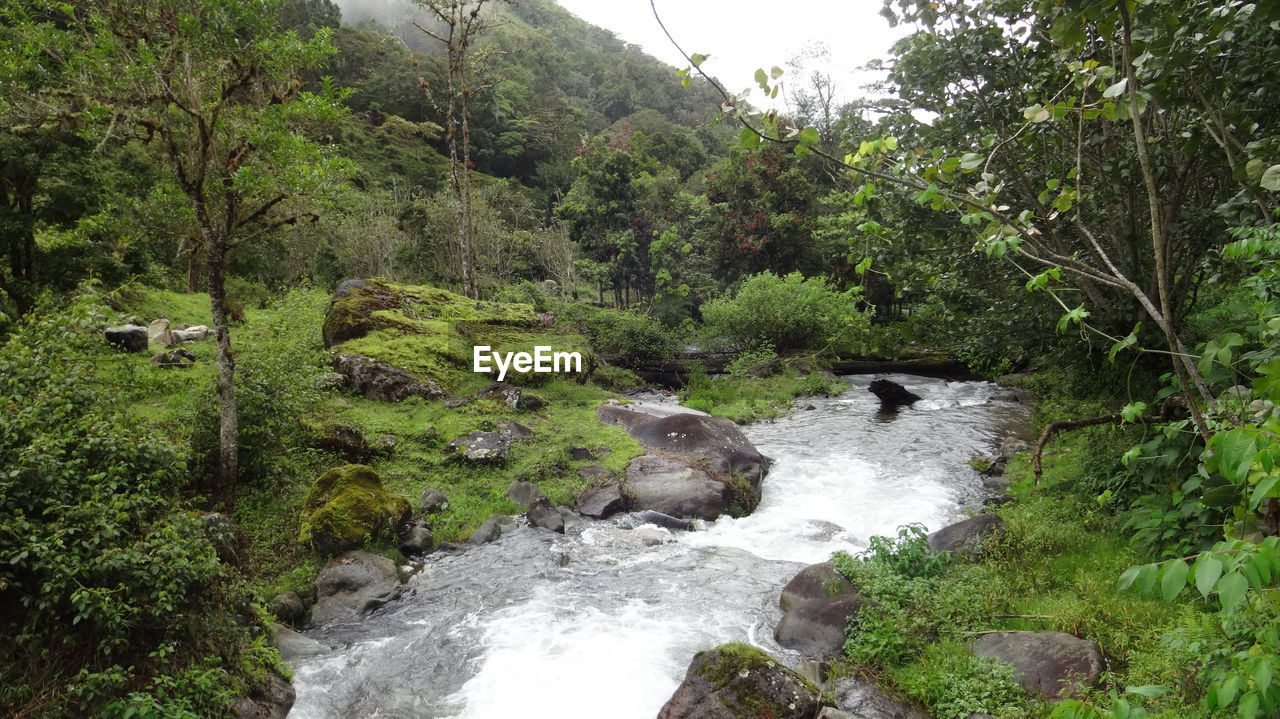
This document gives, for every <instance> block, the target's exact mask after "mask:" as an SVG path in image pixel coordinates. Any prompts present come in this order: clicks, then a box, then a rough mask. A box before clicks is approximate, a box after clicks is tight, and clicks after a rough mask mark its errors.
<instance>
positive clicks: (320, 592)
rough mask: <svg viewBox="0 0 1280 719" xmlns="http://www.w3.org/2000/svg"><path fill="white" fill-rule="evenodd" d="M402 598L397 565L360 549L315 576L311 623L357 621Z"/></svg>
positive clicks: (332, 563)
mask: <svg viewBox="0 0 1280 719" xmlns="http://www.w3.org/2000/svg"><path fill="white" fill-rule="evenodd" d="M398 596H400V576H399V574H397V573H396V565H395V562H392V561H391V560H390V559H387V558H386V557H384V556H382V555H379V554H374V553H372V552H366V551H363V550H357V551H354V552H347V553H346V554H343V555H342V556H340V557H337V558H335V559H333V560H331V561H330V562H329V563H328V564H326V565H324V567H323V568H322V569H321V570H320V573H319V574H318V575H316V605H315V606H314V607H312V608H311V623H312V624H314V625H316V626H320V625H323V624H328V623H329V622H332V621H335V620H340V619H355V618H356V617H358V616H360V615H361V614H363V613H364V612H367V611H370V610H373V609H377V608H378V607H380V606H382V605H383V604H386V603H387V602H389V601H391V600H393V599H395V598H396V597H398Z"/></svg>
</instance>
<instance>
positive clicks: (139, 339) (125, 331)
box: [102, 325, 147, 352]
mask: <svg viewBox="0 0 1280 719" xmlns="http://www.w3.org/2000/svg"><path fill="white" fill-rule="evenodd" d="M102 336H103V337H104V338H105V339H106V340H107V344H109V345H111V346H112V347H115V348H117V349H121V350H124V351H125V352H146V351H147V328H146V327H140V326H138V325H122V326H120V327H109V328H107V329H106V330H105V331H104V332H103V333H102Z"/></svg>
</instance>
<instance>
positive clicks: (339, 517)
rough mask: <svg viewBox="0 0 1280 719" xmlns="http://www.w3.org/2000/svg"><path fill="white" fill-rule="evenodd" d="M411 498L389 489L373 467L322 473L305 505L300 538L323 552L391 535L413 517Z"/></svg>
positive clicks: (352, 466)
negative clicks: (410, 505) (385, 487)
mask: <svg viewBox="0 0 1280 719" xmlns="http://www.w3.org/2000/svg"><path fill="white" fill-rule="evenodd" d="M409 512H410V507H409V500H407V499H405V498H404V497H401V496H400V495H397V494H392V493H391V492H388V491H387V490H386V489H384V488H383V486H382V480H381V479H380V478H379V477H378V474H377V473H376V472H374V471H373V469H371V468H369V467H367V466H365V465H363V464H346V465H343V466H341V467H334V468H333V469H331V470H329V471H328V472H325V473H324V474H322V475H320V478H319V479H317V480H316V483H315V485H313V486H312V487H311V492H310V493H309V494H308V495H307V500H306V502H304V503H303V505H302V529H301V531H300V533H299V538H300V539H301V540H302V541H303V542H308V543H310V544H311V545H312V546H313V547H315V549H316V551H318V552H320V553H322V554H338V553H341V552H345V551H348V550H351V549H354V548H356V547H358V546H360V545H361V544H363V543H364V542H365V540H366V539H368V538H377V537H390V536H392V534H393V533H394V532H395V531H396V529H398V528H399V527H400V526H401V525H402V524H404V522H405V521H406V520H408V518H409Z"/></svg>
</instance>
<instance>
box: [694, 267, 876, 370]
mask: <svg viewBox="0 0 1280 719" xmlns="http://www.w3.org/2000/svg"><path fill="white" fill-rule="evenodd" d="M702 317H703V320H704V322H705V325H706V328H707V330H709V331H710V332H711V333H713V334H715V335H716V336H718V337H722V338H724V339H727V340H729V341H730V342H732V343H734V344H736V345H738V346H742V347H745V346H748V345H750V344H751V343H753V342H757V343H766V344H769V345H772V346H773V347H774V348H776V349H777V350H778V351H785V350H801V349H809V350H831V351H835V352H844V351H848V350H849V349H850V348H851V347H852V346H853V345H854V344H855V343H856V342H858V341H859V340H860V338H861V337H862V335H863V334H865V333H866V332H867V331H868V328H869V327H870V320H869V319H868V316H867V315H866V314H865V313H864V312H861V311H859V310H858V308H857V290H850V291H847V292H837V291H835V290H833V289H831V288H830V287H829V286H828V285H827V283H826V282H825V281H824V280H822V279H820V278H816V277H814V278H810V279H805V277H804V276H803V275H801V274H800V273H799V272H792V273H791V274H789V275H786V276H785V277H778V276H777V275H775V274H773V273H772V272H762V273H760V274H758V275H753V276H752V277H749V278H747V280H746V281H745V282H743V284H742V286H741V287H739V288H738V290H737V292H736V293H734V294H733V295H732V296H731V297H721V298H719V299H716V300H712V301H711V302H708V303H706V304H705V305H703V306H702Z"/></svg>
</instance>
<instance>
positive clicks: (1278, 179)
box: [1258, 165, 1280, 192]
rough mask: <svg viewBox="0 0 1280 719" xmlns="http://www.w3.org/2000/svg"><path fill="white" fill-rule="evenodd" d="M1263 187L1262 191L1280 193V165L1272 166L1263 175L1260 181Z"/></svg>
mask: <svg viewBox="0 0 1280 719" xmlns="http://www.w3.org/2000/svg"><path fill="white" fill-rule="evenodd" d="M1258 184H1260V185H1262V189H1264V190H1271V191H1272V192H1280V165H1272V166H1271V167H1268V168H1267V171H1266V172H1264V173H1262V179H1261V180H1259V181H1258Z"/></svg>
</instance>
